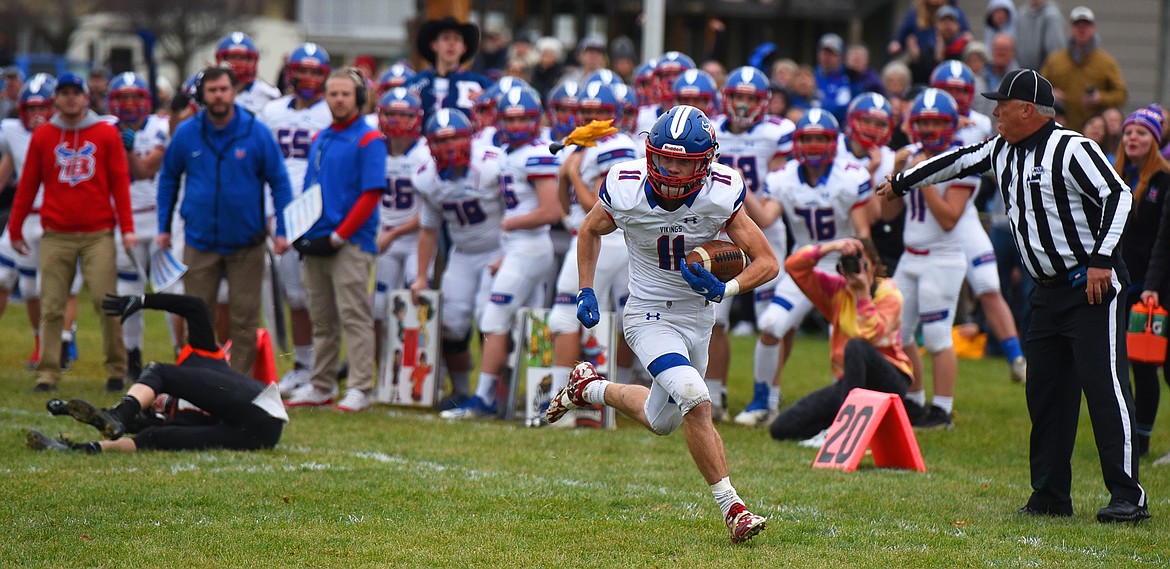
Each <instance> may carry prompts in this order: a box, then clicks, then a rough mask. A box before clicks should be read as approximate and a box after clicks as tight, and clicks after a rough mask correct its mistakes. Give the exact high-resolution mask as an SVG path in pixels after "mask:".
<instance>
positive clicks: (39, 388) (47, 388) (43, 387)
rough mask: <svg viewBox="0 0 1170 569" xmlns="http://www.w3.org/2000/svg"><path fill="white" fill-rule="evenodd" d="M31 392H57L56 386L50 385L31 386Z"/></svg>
mask: <svg viewBox="0 0 1170 569" xmlns="http://www.w3.org/2000/svg"><path fill="white" fill-rule="evenodd" d="M33 391H35V392H37V393H48V392H50V391H57V386H56V385H53V384H51V383H38V384H36V385H34V386H33Z"/></svg>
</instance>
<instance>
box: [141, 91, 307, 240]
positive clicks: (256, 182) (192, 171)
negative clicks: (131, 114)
mask: <svg viewBox="0 0 1170 569" xmlns="http://www.w3.org/2000/svg"><path fill="white" fill-rule="evenodd" d="M184 174H186V176H187V182H186V190H185V194H184V197H183V203H182V205H181V206H180V207H179V215H181V216H183V220H184V221H185V222H186V244H187V246H189V247H194V248H196V249H198V250H200V251H214V252H217V253H221V254H229V253H232V252H235V251H237V250H239V249H241V248H244V247H249V246H252V245H257V244H259V243H263V242H264V238H265V237H266V236H267V235H268V224H267V223H266V221H265V215H264V184H265V183H267V184H268V185H269V186H271V187H272V201H273V203H274V205H275V207H276V234H277V235H278V236H283V235H284V219H283V217H282V216H281V215H280V214H281V212H282V211H284V208H285V206H287V205H288V204H289V201H291V200H292V186H291V185H290V184H289V180H288V170H286V169H285V167H284V157H283V155H281V153H280V147H279V146H278V145H277V143H276V138H275V137H273V135H272V131H270V130H269V129H268V127H267V126H265V125H264V123H262V122H260V121H258V120H256V118H255V117H254V116H252V113H249V112H248V111H246V110H244V108H243V107H241V106H239V105H236V112H235V117H234V118H232V121H231V122H230V123H228V125H227V126H225V127H224V128H222V129H217V128H215V126H213V125H212V124H211V121H210V120H209V119H208V118H207V112H206V111H200V112H199V113H198V114H196V115H195V116H194V117H192V118H190V119H188V120H186V121H184V122H183V124H181V125H179V128H178V129H176V130H175V135H174V137H172V138H171V144H170V146H168V147H167V151H166V154H164V155H163V164H162V171H161V173H160V175H159V182H158V213H159V219H158V230H159V233H170V232H171V220H172V219H173V213H174V209H175V205H176V200H177V195H178V191H179V184H180V180H181V179H182V176H183V175H184Z"/></svg>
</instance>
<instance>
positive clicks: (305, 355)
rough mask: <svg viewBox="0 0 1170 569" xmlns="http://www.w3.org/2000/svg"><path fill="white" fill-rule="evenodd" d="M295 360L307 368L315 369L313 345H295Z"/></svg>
mask: <svg viewBox="0 0 1170 569" xmlns="http://www.w3.org/2000/svg"><path fill="white" fill-rule="evenodd" d="M293 360H294V361H295V362H296V363H298V364H301V367H303V368H305V369H313V345H312V344H309V345H308V346H293Z"/></svg>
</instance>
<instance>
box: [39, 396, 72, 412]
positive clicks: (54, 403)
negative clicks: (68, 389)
mask: <svg viewBox="0 0 1170 569" xmlns="http://www.w3.org/2000/svg"><path fill="white" fill-rule="evenodd" d="M45 409H48V410H49V414H51V415H68V414H69V404H68V403H66V402H64V401H62V400H60V399H50V400H49V402H48V403H45Z"/></svg>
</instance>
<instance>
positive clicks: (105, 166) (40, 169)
mask: <svg viewBox="0 0 1170 569" xmlns="http://www.w3.org/2000/svg"><path fill="white" fill-rule="evenodd" d="M55 104H56V107H57V113H56V114H54V115H53V118H51V119H50V120H49V123H48V124H45V125H43V126H41V127H40V128H38V129H37V130H36V131H35V132H33V135H32V140H31V141H30V142H29V148H28V158H27V159H26V161H25V166H24V170H23V172H22V173H21V177H20V185H19V186H18V187H17V190H16V196H15V198H14V199H13V202H12V213H11V216H10V217H9V219H8V232H9V235H11V236H12V246H13V248H15V249H16V250H17V251H19V252H20V253H27V252H28V250H29V245H28V243H27V242H25V240H24V235H23V233H22V230H23V227H24V219H25V217H27V216H28V214H29V212H30V210H31V209H32V203H33V198H35V197H36V194H37V190H38V188H40V187H41V186H42V184H43V185H44V192H45V193H44V205H42V206H41V223H42V225H43V226H44V229H45V234H44V237H42V238H41V262H40V276H41V322H40V329H41V359H40V363H39V364H38V365H37V383H36V387H35V390H37V391H53V390H56V389H57V383H58V382H59V381H60V380H61V362H60V357H61V345H60V344H61V339H60V335H59V334H58V333H57V332H56V331H58V330H61V322H62V319H63V318H64V312H65V300H66V299H67V298H68V297H69V286H70V284H71V283H72V282H73V277H74V275H75V273H76V270H77V265H78V260H80V263H81V275H82V277H84V279H85V282H86V283H87V284H88V285H89V292H90V296H91V299H92V300H93V305H94V309H95V310H96V311H97V313H98V315H99V316H100V318H101V322H102V343H103V347H104V349H105V355H106V361H105V367H106V374H107V376H108V378H109V379H108V380H107V382H106V389H107V390H109V391H121V390H122V388H123V376H124V375H125V374H126V350H125V348H123V347H122V326H121V324H120V323H119V322H118V319H117V318H113V317H109V316H105V315H103V314H102V309H101V301H102V299H103V298H104V297H105V295H106V293H110V294H113V293H114V291H115V285H116V273H115V266H116V262H115V261H116V259H115V250H114V247H115V245H114V228H115V226H117V227H120V228H121V231H122V242H123V243H124V244H125V246H126V248H128V249H129V248H133V247H134V246H135V245H136V244H137V243H138V239H137V238H136V237H135V235H134V218H133V216H132V215H131V213H130V171H129V162H128V161H127V159H126V151H125V149H124V147H123V146H122V136H121V135H120V134H118V129H117V128H115V127H114V126H113V125H112V124H110V123H108V122H105V121H103V120H101V119H99V118H98V115H97V114H96V113H94V112H93V111H91V110H89V87H88V86H87V85H86V83H85V79H83V78H82V77H81V76H80V75H77V74H74V73H64V74H62V75H61V77H60V79H58V82H57V96H56V103H55Z"/></svg>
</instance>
